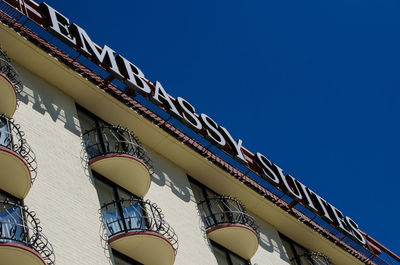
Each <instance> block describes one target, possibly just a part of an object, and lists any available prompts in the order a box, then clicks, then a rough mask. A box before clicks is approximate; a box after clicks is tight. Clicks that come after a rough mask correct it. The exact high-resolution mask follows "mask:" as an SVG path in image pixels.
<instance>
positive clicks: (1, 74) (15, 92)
mask: <svg viewBox="0 0 400 265" xmlns="http://www.w3.org/2000/svg"><path fill="white" fill-rule="evenodd" d="M0 76H1V77H3V78H4V79H5V80H7V81H8V82H9V83H10V85H11V86H12V88H13V90H14V94H15V108H14V111H13V112H15V111H16V110H17V90H16V89H15V86H14V84H13V83H12V82H11V80H10V79H9V78H8V77H7V76H5V75H4V74H3V73H0Z"/></svg>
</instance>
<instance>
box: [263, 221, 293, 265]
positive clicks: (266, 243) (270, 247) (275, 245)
mask: <svg viewBox="0 0 400 265" xmlns="http://www.w3.org/2000/svg"><path fill="white" fill-rule="evenodd" d="M258 223H259V222H258ZM265 230H266V229H265V228H264V229H260V239H259V246H260V247H261V248H262V249H264V250H266V251H268V252H270V253H276V252H279V255H280V257H281V259H282V260H284V261H287V262H288V263H290V261H289V258H288V256H287V255H286V252H285V250H284V249H283V245H282V242H281V241H279V242H276V240H272V237H271V235H268V234H266V233H264V232H263V231H265ZM266 231H268V230H266ZM274 241H275V242H274Z"/></svg>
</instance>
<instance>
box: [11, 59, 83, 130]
mask: <svg viewBox="0 0 400 265" xmlns="http://www.w3.org/2000/svg"><path fill="white" fill-rule="evenodd" d="M17 69H18V72H19V73H20V77H21V80H22V83H23V84H24V87H23V91H22V93H21V95H19V96H18V100H19V104H25V105H28V103H31V104H32V109H34V110H35V111H37V112H38V113H40V114H42V115H45V114H46V113H48V114H49V116H50V117H51V119H52V120H53V121H61V122H63V123H64V128H65V129H67V130H68V131H70V132H71V133H73V134H75V135H77V136H79V135H80V129H79V123H78V122H77V121H78V118H77V116H76V115H77V114H76V110H75V105H74V104H73V101H72V100H70V98H68V96H66V95H65V94H63V93H61V92H60V91H58V90H57V89H55V88H54V87H52V86H51V85H49V84H48V83H45V82H43V81H41V80H40V79H39V78H38V77H36V76H35V75H34V74H33V73H30V72H28V71H27V70H25V69H23V68H21V67H18V65H17ZM32 88H34V89H32ZM66 98H68V99H69V100H65V99H66ZM56 103H57V104H58V105H56Z"/></svg>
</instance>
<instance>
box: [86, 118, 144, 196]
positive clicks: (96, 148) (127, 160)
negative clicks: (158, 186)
mask: <svg viewBox="0 0 400 265" xmlns="http://www.w3.org/2000/svg"><path fill="white" fill-rule="evenodd" d="M83 141H84V144H85V148H86V152H87V154H88V158H89V161H88V162H89V165H90V167H91V168H92V169H93V170H95V171H96V172H98V173H100V174H101V175H103V176H104V177H106V178H108V179H110V180H112V181H113V182H115V183H117V184H118V185H119V186H121V187H123V188H125V189H126V190H128V191H130V192H132V193H133V194H135V195H137V196H139V197H143V196H144V195H145V194H146V193H147V191H148V190H149V188H150V183H151V178H150V176H151V172H152V163H151V160H150V157H149V156H148V154H147V152H146V150H145V149H144V148H143V147H142V145H141V144H140V142H139V140H138V139H137V138H136V137H135V135H134V134H133V132H130V131H129V130H127V129H124V128H121V127H117V126H103V127H98V128H95V129H92V130H89V131H87V132H85V133H84V134H83Z"/></svg>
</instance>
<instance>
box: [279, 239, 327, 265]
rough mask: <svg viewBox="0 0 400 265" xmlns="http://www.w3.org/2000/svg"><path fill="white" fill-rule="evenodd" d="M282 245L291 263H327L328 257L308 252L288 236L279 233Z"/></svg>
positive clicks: (311, 264) (296, 264)
mask: <svg viewBox="0 0 400 265" xmlns="http://www.w3.org/2000/svg"><path fill="white" fill-rule="evenodd" d="M280 236H281V239H282V243H283V246H284V248H285V250H286V253H287V255H288V257H289V260H290V264H292V265H329V264H330V263H329V261H328V258H327V257H326V256H324V255H322V254H320V253H315V252H310V251H309V250H308V249H306V248H304V247H302V246H300V245H299V244H297V243H296V242H294V241H292V240H291V239H290V238H288V237H286V236H284V235H282V234H280Z"/></svg>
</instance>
